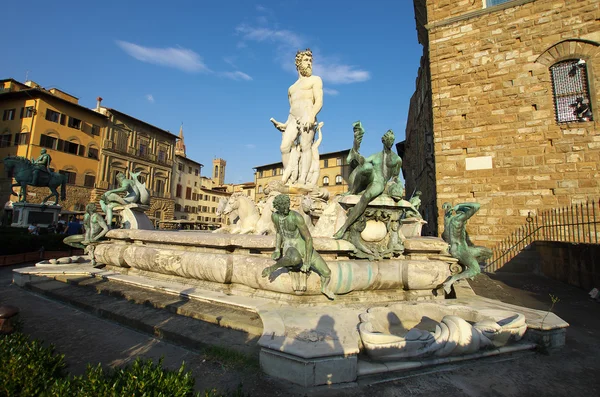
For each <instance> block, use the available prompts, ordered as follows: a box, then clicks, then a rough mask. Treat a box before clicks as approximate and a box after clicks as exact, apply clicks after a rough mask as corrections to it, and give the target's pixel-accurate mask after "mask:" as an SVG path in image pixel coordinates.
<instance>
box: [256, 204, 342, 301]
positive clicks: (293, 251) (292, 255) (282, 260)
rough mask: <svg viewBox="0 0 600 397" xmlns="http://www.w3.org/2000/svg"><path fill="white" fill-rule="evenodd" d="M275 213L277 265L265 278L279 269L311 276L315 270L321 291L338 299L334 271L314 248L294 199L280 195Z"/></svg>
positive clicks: (275, 255) (268, 268) (267, 270)
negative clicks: (294, 208) (333, 286)
mask: <svg viewBox="0 0 600 397" xmlns="http://www.w3.org/2000/svg"><path fill="white" fill-rule="evenodd" d="M273 207H275V212H273V214H272V215H271V219H272V220H273V223H274V224H275V230H276V238H275V252H273V256H272V257H273V259H274V260H276V262H275V264H274V265H273V266H269V267H266V268H265V269H264V270H263V272H262V276H263V277H267V276H269V275H271V273H273V272H274V271H275V270H277V269H279V268H281V267H286V268H288V269H290V270H292V271H301V272H304V273H308V272H309V271H310V270H311V269H312V270H314V271H315V273H317V274H318V275H319V276H320V277H321V292H322V293H323V294H325V295H326V296H327V297H328V298H329V299H335V295H334V293H333V292H332V291H331V290H330V289H329V283H330V281H331V270H329V267H328V266H327V263H325V261H324V260H323V258H322V257H321V255H319V253H318V252H317V251H315V249H314V248H313V240H312V237H311V235H310V232H309V231H308V227H307V226H306V223H305V222H304V219H303V218H302V215H300V214H299V213H297V212H296V211H290V197H289V196H288V195H287V194H280V195H278V196H277V197H275V199H274V200H273Z"/></svg>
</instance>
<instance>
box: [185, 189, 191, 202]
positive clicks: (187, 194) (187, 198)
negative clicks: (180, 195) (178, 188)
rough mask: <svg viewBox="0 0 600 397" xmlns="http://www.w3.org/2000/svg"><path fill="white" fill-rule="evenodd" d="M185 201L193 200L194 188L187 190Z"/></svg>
mask: <svg viewBox="0 0 600 397" xmlns="http://www.w3.org/2000/svg"><path fill="white" fill-rule="evenodd" d="M185 199H186V200H191V199H192V188H191V187H188V188H185Z"/></svg>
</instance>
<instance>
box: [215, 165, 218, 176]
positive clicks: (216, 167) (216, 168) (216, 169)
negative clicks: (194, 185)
mask: <svg viewBox="0 0 600 397" xmlns="http://www.w3.org/2000/svg"><path fill="white" fill-rule="evenodd" d="M218 177H219V166H218V165H215V178H218Z"/></svg>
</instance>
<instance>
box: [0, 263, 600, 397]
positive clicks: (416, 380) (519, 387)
mask: <svg viewBox="0 0 600 397" xmlns="http://www.w3.org/2000/svg"><path fill="white" fill-rule="evenodd" d="M12 268H14V267H4V268H0V301H1V302H2V303H7V304H13V305H17V306H19V307H20V308H21V311H22V319H23V321H24V331H25V332H26V333H28V334H30V335H32V336H33V337H35V338H39V339H42V340H44V341H46V342H49V343H53V344H54V345H55V346H56V348H57V351H59V352H61V353H64V354H65V355H66V361H67V362H68V363H69V366H70V371H71V372H72V373H74V374H80V373H82V372H83V371H84V370H85V366H86V364H87V363H93V364H95V363H98V362H100V363H102V364H103V365H107V366H115V365H123V364H127V363H129V362H131V361H132V360H133V359H135V357H138V356H140V357H148V358H153V359H158V358H159V357H165V361H164V364H165V366H167V367H169V368H177V367H178V366H179V365H180V364H181V363H182V362H184V361H185V363H186V366H188V368H189V369H190V370H192V372H193V374H194V376H195V377H196V387H197V389H198V390H204V389H207V388H213V387H217V388H219V389H220V390H228V389H229V390H231V389H235V388H236V387H237V385H238V384H240V383H241V384H242V388H243V390H244V392H246V393H248V394H250V395H252V396H284V395H285V396H305V395H306V396H321V395H323V396H362V395H367V394H368V395H376V396H404V395H410V396H429V395H433V394H440V393H444V394H445V395H451V396H529V395H532V396H533V395H535V396H546V395H552V396H569V397H573V396H580V395H582V396H583V395H598V394H599V393H600V378H599V377H598V376H597V374H598V373H600V362H599V360H598V357H600V343H599V342H600V331H599V330H600V316H599V314H600V304H598V303H597V302H594V301H592V300H591V299H589V297H588V296H587V291H583V290H580V289H577V288H573V287H570V286H568V285H565V284H562V283H558V282H554V281H552V280H548V279H544V278H540V277H536V276H527V275H510V274H501V273H498V274H496V275H493V276H492V277H493V278H490V277H488V276H486V275H482V276H480V277H479V278H478V279H476V281H475V282H473V283H472V287H473V289H474V290H475V292H477V293H478V294H480V295H483V296H486V297H489V298H494V299H499V300H502V301H504V302H507V303H512V304H518V305H523V306H526V307H530V308H535V309H538V310H546V309H548V308H549V307H550V305H551V302H550V297H549V294H552V295H554V296H558V298H559V299H560V302H558V303H557V304H556V306H555V307H554V309H553V311H554V312H555V313H556V314H558V315H559V316H560V317H562V318H563V319H565V320H566V321H567V322H569V323H570V324H571V326H570V327H569V329H568V332H567V345H566V347H565V348H564V349H563V350H561V351H560V352H558V353H555V354H552V355H543V354H538V353H520V354H517V355H515V356H512V357H503V358H496V359H493V358H490V359H485V360H482V361H477V362H470V363H466V364H462V365H452V366H445V367H436V368H430V369H428V370H427V371H426V372H425V373H420V374H418V373H404V374H402V375H398V376H397V377H394V375H393V374H392V375H389V374H388V375H386V376H382V377H379V378H378V377H373V378H368V379H361V380H360V381H359V383H358V384H352V385H348V387H340V386H338V387H335V388H331V389H328V388H316V389H308V390H307V389H303V388H299V387H297V386H294V385H289V384H285V383H283V382H280V381H276V380H273V379H272V378H269V377H268V376H266V375H264V374H262V373H261V372H260V371H259V370H258V369H257V368H256V367H249V368H242V367H240V366H234V365H231V364H228V363H227V361H226V360H225V361H220V360H219V359H218V358H214V356H208V355H206V354H204V353H203V352H202V350H189V349H184V348H182V347H179V346H176V345H174V344H170V343H167V342H165V341H162V340H159V339H156V338H154V337H152V336H149V335H145V334H142V333H139V332H137V331H134V330H132V329H130V328H127V327H124V326H122V325H118V324H116V323H113V322H110V321H107V320H103V319H100V318H98V317H95V316H93V315H91V314H88V313H85V312H82V311H79V310H77V309H75V308H73V307H70V306H67V305H63V304H60V303H57V302H54V301H50V300H48V299H46V298H44V297H42V296H39V295H36V294H33V293H31V292H28V291H25V290H22V289H20V288H18V287H16V286H14V285H11V284H10V282H11V277H12V275H11V270H12ZM195 321H197V320H195Z"/></svg>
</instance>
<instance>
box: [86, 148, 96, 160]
mask: <svg viewBox="0 0 600 397" xmlns="http://www.w3.org/2000/svg"><path fill="white" fill-rule="evenodd" d="M88 157H89V158H91V159H96V160H98V148H95V147H90V148H89V149H88Z"/></svg>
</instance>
